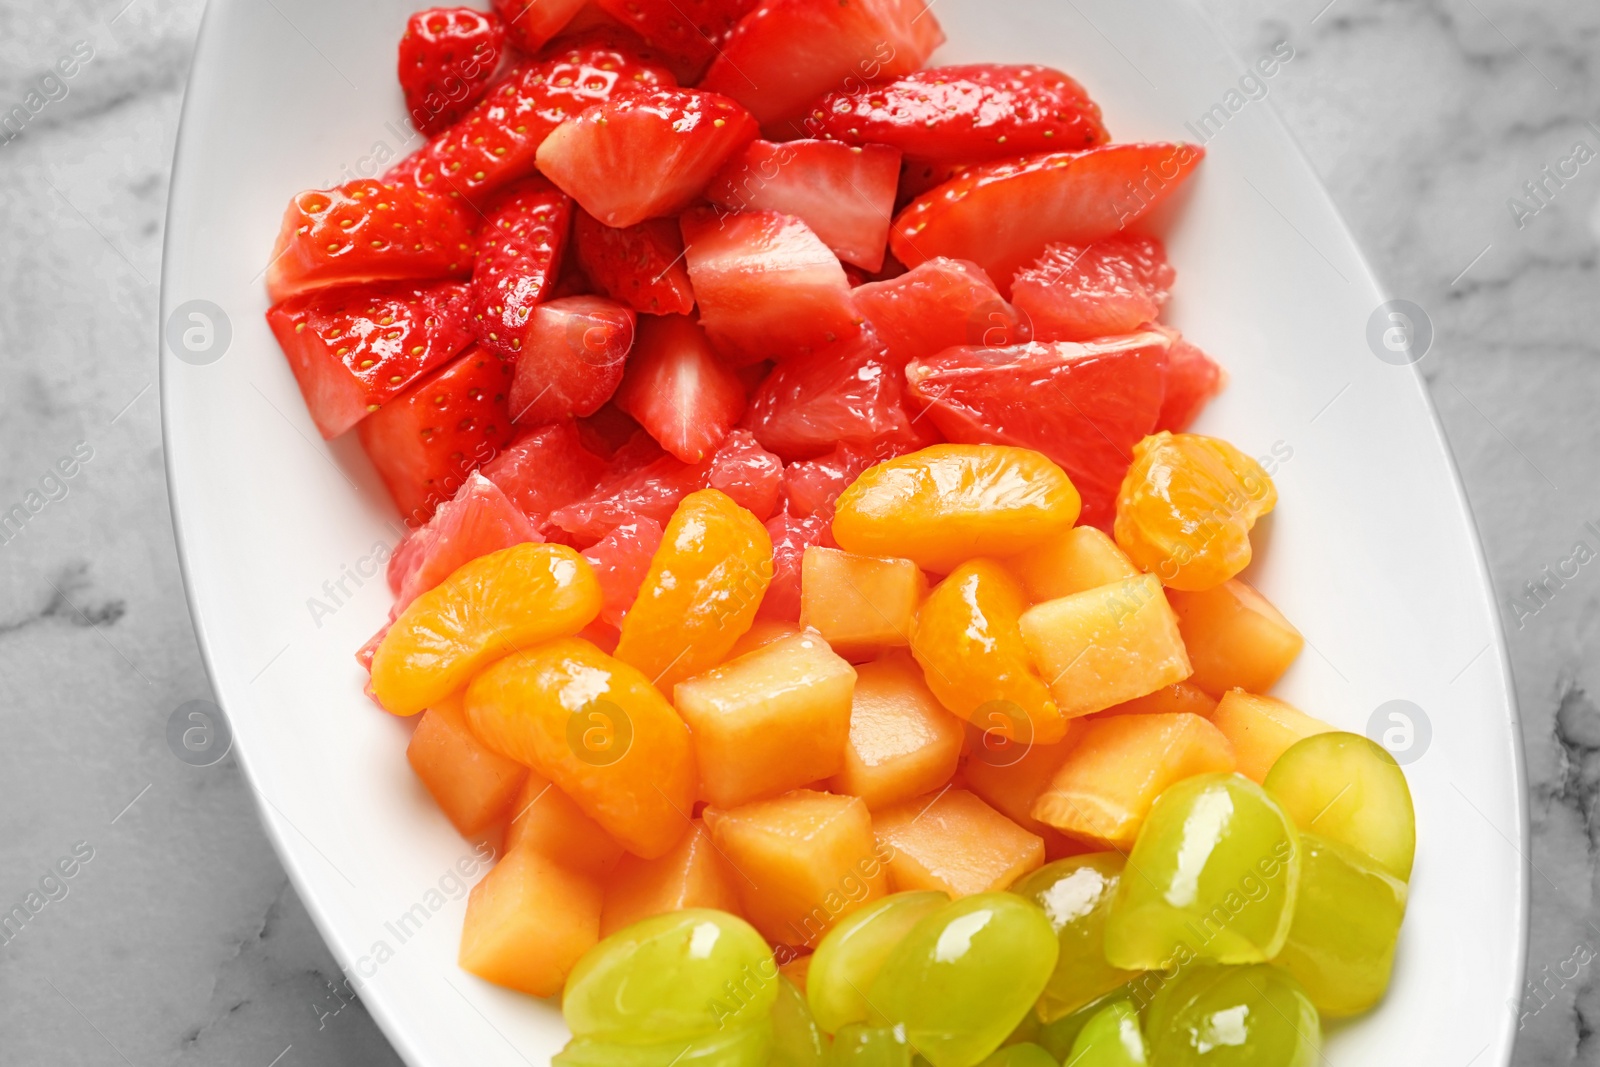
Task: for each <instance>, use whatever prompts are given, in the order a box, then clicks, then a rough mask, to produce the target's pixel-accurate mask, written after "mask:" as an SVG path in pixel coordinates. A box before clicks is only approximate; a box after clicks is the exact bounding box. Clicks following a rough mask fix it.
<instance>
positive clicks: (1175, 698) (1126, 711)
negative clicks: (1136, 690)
mask: <svg viewBox="0 0 1600 1067" xmlns="http://www.w3.org/2000/svg"><path fill="white" fill-rule="evenodd" d="M1216 710H1217V701H1216V698H1215V697H1213V696H1212V695H1211V694H1210V693H1208V692H1206V691H1205V690H1204V689H1201V688H1200V687H1198V686H1196V685H1193V684H1191V683H1189V682H1175V683H1173V684H1172V685H1169V686H1167V687H1166V688H1165V689H1157V690H1156V691H1155V692H1154V693H1147V694H1145V695H1144V696H1142V697H1134V698H1133V699H1132V700H1125V701H1123V702H1122V703H1121V704H1117V705H1116V706H1114V707H1109V708H1107V709H1106V710H1105V711H1101V712H1097V713H1096V714H1097V715H1160V714H1168V715H1178V714H1189V715H1198V716H1200V717H1201V718H1202V719H1209V718H1211V716H1212V714H1213V713H1214V712H1215V711H1216Z"/></svg>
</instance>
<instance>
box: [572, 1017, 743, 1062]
mask: <svg viewBox="0 0 1600 1067" xmlns="http://www.w3.org/2000/svg"><path fill="white" fill-rule="evenodd" d="M771 1049H772V1025H771V1024H770V1023H768V1022H767V1021H766V1020H765V1019H762V1020H760V1021H758V1022H754V1023H746V1024H745V1025H743V1026H733V1027H729V1028H728V1029H726V1030H713V1031H711V1032H710V1033H708V1034H701V1035H700V1036H698V1037H691V1038H676V1039H671V1040H667V1041H649V1042H641V1043H638V1044H633V1043H629V1042H625V1041H611V1040H608V1039H606V1038H603V1037H575V1038H573V1039H572V1040H571V1041H569V1042H567V1047H566V1048H564V1049H562V1050H561V1051H560V1052H558V1053H556V1054H555V1055H554V1056H553V1057H551V1060H550V1064H551V1067H767V1062H768V1057H769V1055H770V1054H771Z"/></svg>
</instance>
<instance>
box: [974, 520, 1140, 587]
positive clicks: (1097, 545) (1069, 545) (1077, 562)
mask: <svg viewBox="0 0 1600 1067" xmlns="http://www.w3.org/2000/svg"><path fill="white" fill-rule="evenodd" d="M1006 567H1007V568H1009V569H1010V571H1011V573H1012V574H1015V575H1016V576H1017V577H1018V578H1020V579H1021V580H1022V587H1023V588H1024V589H1026V590H1027V591H1028V599H1029V600H1031V601H1033V602H1034V603H1035V604H1037V603H1039V602H1041V601H1044V600H1055V599H1057V598H1058V597H1064V596H1071V595H1072V594H1073V593H1081V592H1083V591H1084V590H1085V589H1093V588H1094V587H1095V586H1097V585H1109V584H1110V583H1112V582H1115V581H1118V580H1120V579H1122V578H1132V577H1134V576H1135V575H1137V574H1138V573H1139V568H1137V567H1135V566H1134V565H1133V561H1132V560H1130V559H1129V558H1128V555H1127V553H1126V552H1124V551H1122V549H1120V548H1118V547H1117V543H1116V542H1115V541H1113V540H1111V538H1109V537H1107V536H1106V535H1105V534H1104V533H1103V532H1102V531H1100V530H1098V529H1096V528H1095V527H1093V526H1074V527H1073V528H1072V529H1070V530H1068V531H1067V532H1066V533H1064V534H1062V535H1061V536H1060V537H1052V538H1051V539H1050V540H1048V541H1044V542H1042V543H1040V544H1037V545H1035V546H1034V547H1032V548H1030V549H1028V550H1027V551H1026V552H1023V553H1021V554H1020V555H1016V556H1012V557H1011V558H1010V559H1008V560H1006Z"/></svg>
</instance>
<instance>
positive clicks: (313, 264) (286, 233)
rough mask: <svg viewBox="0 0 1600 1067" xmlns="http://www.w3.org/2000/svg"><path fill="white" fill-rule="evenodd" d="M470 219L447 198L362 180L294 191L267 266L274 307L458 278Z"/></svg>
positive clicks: (465, 267) (467, 263)
mask: <svg viewBox="0 0 1600 1067" xmlns="http://www.w3.org/2000/svg"><path fill="white" fill-rule="evenodd" d="M472 241H473V231H472V221H471V220H470V219H469V218H468V217H467V215H466V214H465V213H464V212H462V211H461V210H460V209H459V208H458V207H456V205H455V204H452V203H451V202H450V201H449V199H447V198H445V197H441V196H433V195H432V194H430V193H425V192H421V191H419V190H416V189H405V188H397V187H395V186H393V185H385V184H383V183H382V182H377V181H372V180H371V179H368V178H362V179H360V180H358V181H353V182H347V183H346V184H344V185H341V186H339V187H337V188H335V189H325V190H315V191H312V192H305V193H301V194H300V195H298V196H296V197H295V198H294V199H293V200H291V201H290V202H289V207H288V209H287V210H285V211H284V213H283V227H282V229H281V230H280V231H279V232H278V242H277V244H276V245H274V246H273V249H272V261H271V263H270V264H269V265H268V266H267V295H268V296H270V297H271V298H272V302H273V303H275V304H276V303H278V302H280V301H283V300H287V299H289V298H290V297H291V296H296V295H298V294H300V293H304V292H308V291H310V290H312V289H325V288H328V287H329V286H334V285H362V284H366V283H368V282H382V281H402V280H413V279H429V280H432V279H438V278H457V277H459V278H465V277H466V276H467V275H468V274H469V273H471V271H472Z"/></svg>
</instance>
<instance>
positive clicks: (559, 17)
mask: <svg viewBox="0 0 1600 1067" xmlns="http://www.w3.org/2000/svg"><path fill="white" fill-rule="evenodd" d="M586 3H588V0H494V9H495V11H496V12H497V13H499V15H500V17H501V18H503V19H505V21H506V28H507V30H508V31H509V32H510V34H511V43H512V44H514V45H516V46H517V47H518V48H520V49H522V50H523V51H524V52H529V53H532V52H537V51H538V50H539V49H540V48H541V47H543V45H544V43H545V42H546V41H548V40H550V38H552V37H554V36H555V35H556V34H558V33H560V32H561V31H562V30H563V29H565V28H566V26H567V24H568V23H569V22H571V21H572V18H573V16H574V15H576V14H577V13H578V12H579V11H581V10H583V7H584V5H585V4H586Z"/></svg>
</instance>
